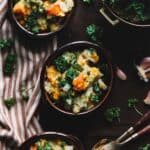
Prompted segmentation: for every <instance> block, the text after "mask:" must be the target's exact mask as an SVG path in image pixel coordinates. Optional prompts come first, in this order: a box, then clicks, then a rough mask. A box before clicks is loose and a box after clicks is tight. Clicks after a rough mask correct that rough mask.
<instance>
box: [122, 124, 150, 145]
mask: <svg viewBox="0 0 150 150" xmlns="http://www.w3.org/2000/svg"><path fill="white" fill-rule="evenodd" d="M149 133H150V125H147V126H146V127H145V128H143V129H142V130H140V131H138V132H137V133H134V134H133V135H132V136H130V137H129V138H128V139H126V140H125V141H123V142H122V143H120V144H121V145H124V144H126V143H128V142H130V141H132V140H134V139H136V138H138V137H141V136H143V135H145V134H149Z"/></svg>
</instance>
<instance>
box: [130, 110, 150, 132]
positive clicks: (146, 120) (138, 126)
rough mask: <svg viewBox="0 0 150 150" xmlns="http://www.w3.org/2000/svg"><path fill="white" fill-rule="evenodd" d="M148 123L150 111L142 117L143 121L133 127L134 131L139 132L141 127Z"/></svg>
mask: <svg viewBox="0 0 150 150" xmlns="http://www.w3.org/2000/svg"><path fill="white" fill-rule="evenodd" d="M148 121H150V111H148V112H147V113H146V114H145V115H144V116H143V117H141V119H140V120H139V121H138V122H137V123H136V124H135V125H134V126H133V128H134V131H136V130H138V129H139V128H140V127H141V125H143V124H144V123H146V122H148Z"/></svg>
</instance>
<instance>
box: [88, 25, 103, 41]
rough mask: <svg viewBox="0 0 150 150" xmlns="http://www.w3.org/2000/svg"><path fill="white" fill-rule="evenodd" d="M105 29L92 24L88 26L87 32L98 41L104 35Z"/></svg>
mask: <svg viewBox="0 0 150 150" xmlns="http://www.w3.org/2000/svg"><path fill="white" fill-rule="evenodd" d="M102 33H103V29H100V27H99V26H97V25H95V24H91V25H89V26H87V27H86V34H87V36H88V37H89V38H90V39H91V40H92V41H95V42H96V41H97V40H98V39H99V38H101V37H102Z"/></svg>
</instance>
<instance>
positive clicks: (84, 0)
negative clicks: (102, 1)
mask: <svg viewBox="0 0 150 150" xmlns="http://www.w3.org/2000/svg"><path fill="white" fill-rule="evenodd" d="M83 2H84V3H87V4H91V3H92V2H93V0H83Z"/></svg>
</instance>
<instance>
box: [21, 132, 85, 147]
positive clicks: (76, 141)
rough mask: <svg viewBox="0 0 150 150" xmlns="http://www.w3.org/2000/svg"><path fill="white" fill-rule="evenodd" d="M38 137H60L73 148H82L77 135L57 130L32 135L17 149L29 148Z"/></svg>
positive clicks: (49, 138) (48, 138)
mask: <svg viewBox="0 0 150 150" xmlns="http://www.w3.org/2000/svg"><path fill="white" fill-rule="evenodd" d="M40 139H45V140H53V139H60V140H63V141H66V142H67V143H69V144H70V145H72V146H74V150H84V148H83V145H82V144H81V142H80V140H79V139H78V138H77V137H74V136H72V135H68V134H64V133H59V132H45V133H42V134H39V135H34V136H33V137H31V138H29V139H27V140H26V141H25V142H24V143H23V144H22V145H21V146H20V147H19V150H30V146H31V145H33V144H34V143H35V142H37V141H39V140H40Z"/></svg>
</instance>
